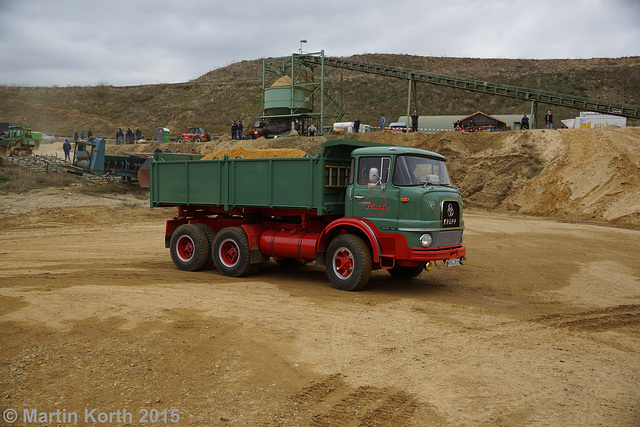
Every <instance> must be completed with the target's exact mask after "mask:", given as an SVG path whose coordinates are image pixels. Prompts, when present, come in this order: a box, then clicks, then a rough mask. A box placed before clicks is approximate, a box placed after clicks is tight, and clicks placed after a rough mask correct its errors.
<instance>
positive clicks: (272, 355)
mask: <svg viewBox="0 0 640 427" xmlns="http://www.w3.org/2000/svg"><path fill="white" fill-rule="evenodd" d="M140 203H141V204H140ZM143 205H144V201H143V202H135V203H128V202H122V203H120V204H119V205H118V204H117V203H116V204H115V206H111V207H86V206H77V207H64V208H56V207H48V208H44V209H41V210H39V211H35V212H32V213H30V217H31V221H30V224H24V223H21V222H20V221H19V219H18V214H3V216H2V218H3V223H4V226H3V228H2V229H1V230H0V241H1V243H2V247H1V248H0V345H1V350H0V360H1V365H0V390H1V391H2V395H0V398H1V401H0V402H1V404H0V409H1V410H2V411H3V412H4V411H6V410H7V409H14V410H15V411H16V416H17V422H16V423H14V425H22V424H25V423H26V421H27V420H25V416H31V415H34V416H35V415H37V416H38V417H40V418H38V420H39V421H40V422H39V423H40V424H49V425H58V424H60V425H68V424H70V423H68V421H69V420H71V421H73V420H74V419H73V416H74V415H75V416H76V417H77V421H78V424H83V423H84V422H85V421H87V419H86V416H87V414H88V416H89V419H88V421H90V422H91V421H92V418H91V417H94V419H96V420H98V421H99V419H100V418H99V417H100V416H102V415H101V413H102V414H104V417H107V416H108V414H109V413H111V415H110V416H111V422H110V423H108V424H119V423H118V421H123V423H122V424H125V423H128V424H130V425H137V424H139V421H141V417H144V416H147V417H148V419H151V420H153V419H154V418H153V417H156V418H155V419H159V420H160V421H162V422H163V424H164V420H165V419H166V420H167V424H169V425H172V421H175V420H176V418H175V417H176V416H178V417H179V420H178V421H179V424H180V425H227V424H245V425H289V426H292V425H413V426H424V425H565V426H583V425H628V426H630V425H638V423H640V415H639V412H638V411H639V409H640V408H639V406H640V369H639V368H640V328H639V325H640V263H638V254H639V253H640V231H639V230H629V229H620V228H613V227H602V226H593V225H584V224H582V225H581V224H570V223H559V222H554V221H550V220H544V219H529V218H522V217H518V218H516V217H510V216H489V215H487V214H479V213H475V214H474V213H469V212H467V216H466V221H467V223H466V226H467V231H466V235H465V244H466V246H467V247H468V260H469V262H468V264H467V265H465V266H461V267H455V268H451V269H446V268H437V269H435V270H433V271H431V272H429V273H423V274H422V275H421V276H419V277H418V278H417V279H414V280H411V281H400V280H396V279H392V278H391V276H389V275H388V274H386V273H385V272H383V271H377V272H374V273H373V274H372V279H371V281H370V283H369V286H368V288H366V289H365V290H364V291H362V292H353V293H350V292H341V291H337V290H335V289H333V288H332V287H331V286H330V285H329V283H328V281H327V279H326V276H325V273H324V270H323V269H321V268H320V267H316V266H315V265H306V266H301V267H296V268H295V269H294V270H287V269H284V268H282V267H280V266H277V265H276V264H273V263H272V264H269V265H268V266H267V267H265V268H264V269H262V270H261V271H260V272H258V273H257V274H255V275H253V276H250V277H246V278H242V279H231V278H227V277H224V276H221V275H219V274H218V273H217V272H215V271H211V270H210V271H203V272H198V273H187V272H183V271H179V270H177V269H175V268H174V266H173V264H172V262H171V258H170V256H169V253H168V250H167V249H165V248H164V244H163V243H164V242H163V236H164V220H165V219H168V218H170V217H171V216H172V215H173V212H172V211H156V210H153V211H150V210H149V209H148V208H146V207H144V206H143ZM52 206H53V205H52ZM25 410H27V411H31V412H27V414H25V412H24V411H25ZM34 410H35V411H36V412H33V411H34ZM58 410H59V412H56V411H58ZM165 410H166V411H165ZM172 410H174V412H172ZM92 411H93V412H92ZM145 411H146V412H145ZM154 411H157V412H154ZM163 411H164V412H163ZM128 414H130V415H128ZM56 416H57V417H61V418H59V419H57V420H56ZM42 417H44V418H42ZM62 417H66V418H64V419H63V418H62ZM117 417H121V419H119V418H117ZM129 417H130V418H129ZM103 419H106V418H103ZM43 420H45V421H46V422H42V421H43ZM2 422H4V421H2ZM2 422H0V424H1V423H2Z"/></svg>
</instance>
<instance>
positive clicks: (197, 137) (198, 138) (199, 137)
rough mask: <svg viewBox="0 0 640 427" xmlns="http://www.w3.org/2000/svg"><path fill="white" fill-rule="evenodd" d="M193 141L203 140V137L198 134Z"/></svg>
mask: <svg viewBox="0 0 640 427" xmlns="http://www.w3.org/2000/svg"><path fill="white" fill-rule="evenodd" d="M193 142H202V137H201V136H196V137H195V138H193Z"/></svg>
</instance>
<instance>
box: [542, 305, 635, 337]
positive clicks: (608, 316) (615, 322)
mask: <svg viewBox="0 0 640 427" xmlns="http://www.w3.org/2000/svg"><path fill="white" fill-rule="evenodd" d="M533 321H534V322H538V323H542V324H545V325H549V326H553V327H556V328H568V329H571V330H577V331H594V332H602V331H607V330H611V329H619V328H626V327H633V326H637V325H640V304H631V305H619V306H616V307H607V308H605V309H600V310H590V311H583V312H580V313H573V314H563V313H558V314H549V315H545V316H540V317H537V318H535V319H533Z"/></svg>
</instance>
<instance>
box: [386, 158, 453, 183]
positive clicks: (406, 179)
mask: <svg viewBox="0 0 640 427" xmlns="http://www.w3.org/2000/svg"><path fill="white" fill-rule="evenodd" d="M392 182H393V184H394V185H397V186H400V187H405V186H411V185H425V184H434V185H451V181H450V180H449V173H447V167H446V166H445V165H444V161H442V160H437V159H431V158H429V157H420V156H412V155H403V156H398V157H397V158H396V167H395V168H394V172H393V181H392Z"/></svg>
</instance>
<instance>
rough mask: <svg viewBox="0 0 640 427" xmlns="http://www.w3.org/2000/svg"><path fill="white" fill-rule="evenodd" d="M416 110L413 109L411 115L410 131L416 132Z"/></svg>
mask: <svg viewBox="0 0 640 427" xmlns="http://www.w3.org/2000/svg"><path fill="white" fill-rule="evenodd" d="M418 118H419V116H418V112H417V111H416V110H413V114H412V115H411V132H418Z"/></svg>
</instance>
